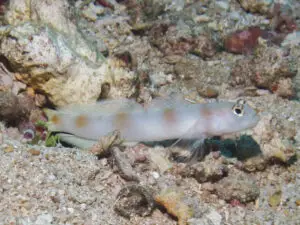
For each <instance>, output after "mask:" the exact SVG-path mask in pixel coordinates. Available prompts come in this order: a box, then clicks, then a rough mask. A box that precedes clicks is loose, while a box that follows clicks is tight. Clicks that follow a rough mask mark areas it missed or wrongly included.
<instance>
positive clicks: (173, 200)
mask: <svg viewBox="0 0 300 225" xmlns="http://www.w3.org/2000/svg"><path fill="white" fill-rule="evenodd" d="M154 199H155V201H156V202H157V204H159V205H161V206H163V207H164V208H166V210H167V212H168V213H170V214H171V215H173V216H175V217H177V218H178V224H179V225H186V224H187V221H188V220H189V219H190V218H192V216H193V214H194V213H193V210H192V208H191V207H190V206H189V205H188V204H186V203H185V202H184V193H183V192H181V191H180V190H176V188H168V189H165V190H163V191H161V193H159V194H158V195H156V196H155V198H154Z"/></svg>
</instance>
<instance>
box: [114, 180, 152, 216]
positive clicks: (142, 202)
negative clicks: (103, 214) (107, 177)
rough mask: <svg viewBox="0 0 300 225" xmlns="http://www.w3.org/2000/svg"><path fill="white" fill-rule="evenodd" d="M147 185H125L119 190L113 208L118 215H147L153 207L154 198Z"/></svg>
mask: <svg viewBox="0 0 300 225" xmlns="http://www.w3.org/2000/svg"><path fill="white" fill-rule="evenodd" d="M152 195H153V194H152V191H151V189H150V188H149V187H144V186H141V185H135V184H133V185H127V186H125V187H124V188H123V189H121V190H120V192H119V193H118V196H117V201H116V203H115V206H114V209H115V211H116V212H117V213H119V214H120V215H122V216H124V217H127V218H130V217H131V216H134V215H139V216H143V217H145V216H148V215H150V214H151V213H152V210H153V208H154V199H153V196H152Z"/></svg>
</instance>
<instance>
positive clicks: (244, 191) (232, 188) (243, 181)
mask: <svg viewBox="0 0 300 225" xmlns="http://www.w3.org/2000/svg"><path fill="white" fill-rule="evenodd" d="M214 189H215V192H216V194H217V195H218V196H219V197H220V198H222V199H224V200H225V201H227V202H231V201H232V200H238V201H240V202H241V203H247V202H251V201H255V199H257V198H258V196H259V192H260V191H259V186H258V185H256V183H255V182H254V181H253V180H251V179H250V178H249V176H245V175H243V174H241V173H238V172H237V173H234V174H232V175H229V176H228V177H225V178H224V179H222V180H221V181H219V182H218V183H216V184H215V185H214Z"/></svg>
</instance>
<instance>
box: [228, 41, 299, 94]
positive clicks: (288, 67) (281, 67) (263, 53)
mask: <svg viewBox="0 0 300 225" xmlns="http://www.w3.org/2000/svg"><path fill="white" fill-rule="evenodd" d="M296 73H297V69H296V66H295V61H294V60H293V59H292V58H291V57H289V56H288V55H286V53H285V52H284V51H283V50H282V49H279V48H275V47H264V46H261V47H260V48H258V49H257V50H256V53H255V55H254V56H252V57H250V58H245V59H241V60H239V61H237V63H236V65H235V66H234V67H233V68H232V70H231V77H230V84H231V85H232V86H243V87H247V86H248V87H249V86H252V85H255V86H256V87H258V88H266V89H268V90H270V91H271V92H273V93H276V94H278V95H279V96H282V97H292V96H293V95H294V90H293V85H292V80H291V78H292V77H294V76H295V75H296Z"/></svg>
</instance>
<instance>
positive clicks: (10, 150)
mask: <svg viewBox="0 0 300 225" xmlns="http://www.w3.org/2000/svg"><path fill="white" fill-rule="evenodd" d="M3 151H4V152H6V153H9V152H13V151H14V147H13V146H12V145H8V146H7V147H5V148H4V150H3Z"/></svg>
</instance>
